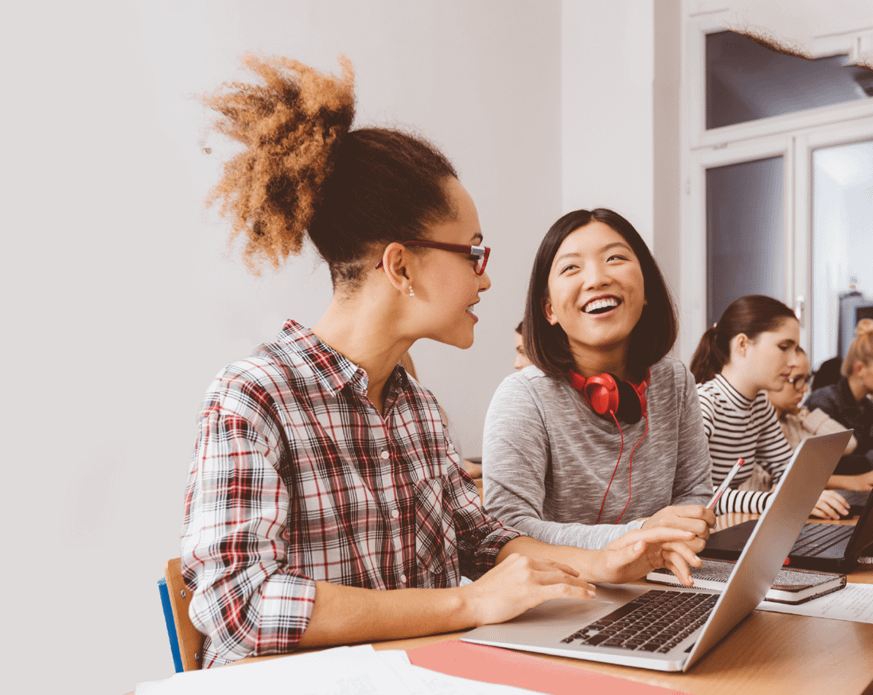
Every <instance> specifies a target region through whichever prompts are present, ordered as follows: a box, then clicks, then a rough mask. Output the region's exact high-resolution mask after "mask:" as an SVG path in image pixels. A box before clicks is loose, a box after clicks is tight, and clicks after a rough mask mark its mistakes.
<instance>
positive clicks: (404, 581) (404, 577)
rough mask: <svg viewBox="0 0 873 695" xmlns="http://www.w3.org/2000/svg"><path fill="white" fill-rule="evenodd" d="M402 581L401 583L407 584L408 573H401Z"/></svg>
mask: <svg viewBox="0 0 873 695" xmlns="http://www.w3.org/2000/svg"><path fill="white" fill-rule="evenodd" d="M400 583H401V584H406V575H405V574H401V575H400Z"/></svg>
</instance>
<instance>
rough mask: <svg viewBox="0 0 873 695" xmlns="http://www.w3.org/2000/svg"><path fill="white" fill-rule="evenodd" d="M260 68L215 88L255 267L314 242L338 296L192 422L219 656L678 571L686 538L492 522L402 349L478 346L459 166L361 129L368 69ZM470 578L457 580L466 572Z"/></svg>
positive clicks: (474, 615) (204, 574)
mask: <svg viewBox="0 0 873 695" xmlns="http://www.w3.org/2000/svg"><path fill="white" fill-rule="evenodd" d="M245 62H246V65H247V66H248V67H249V68H250V69H251V70H252V71H253V72H254V73H256V75H257V76H258V77H260V78H261V82H258V83H252V84H248V83H246V84H240V83H234V84H230V85H227V86H226V87H225V88H224V89H223V90H222V91H220V92H219V93H217V94H214V95H212V96H210V97H207V99H206V103H207V104H208V105H209V106H211V107H212V108H213V109H215V110H217V111H218V112H219V113H220V114H221V119H220V120H219V121H218V129H219V130H220V131H221V132H223V133H226V134H227V135H229V136H230V137H232V138H234V139H235V140H237V141H238V142H239V143H240V144H241V145H242V146H243V151H242V152H241V153H240V154H238V155H237V156H236V157H235V158H233V159H232V160H231V161H229V162H228V163H227V164H226V166H225V171H224V177H223V178H222V180H221V183H220V184H219V185H218V187H217V189H216V191H215V194H214V196H213V199H214V200H220V201H222V210H223V211H224V213H225V214H226V215H227V216H228V217H230V219H231V221H232V223H233V229H234V234H236V235H242V236H244V238H245V240H246V248H245V256H246V258H247V260H248V261H249V262H250V263H251V264H252V265H257V263H258V262H259V261H262V260H266V261H269V262H270V263H272V264H273V265H275V266H278V265H280V264H281V262H282V261H284V260H285V259H286V257H287V256H288V255H289V254H293V253H297V252H298V251H299V250H300V248H301V244H302V243H303V240H304V238H305V237H306V236H308V237H309V239H310V240H311V241H312V243H313V244H314V245H315V247H316V249H317V250H318V252H319V253H320V254H321V256H322V257H323V258H324V260H325V261H326V262H327V265H328V267H329V268H330V273H331V278H332V280H333V285H334V294H333V298H332V299H331V302H330V305H329V306H328V308H327V311H326V312H325V314H324V316H323V317H322V318H321V319H320V320H319V321H318V323H317V324H316V325H315V326H313V327H312V328H311V329H309V328H305V327H303V326H301V325H300V324H298V323H296V322H295V321H288V322H287V323H286V324H285V326H284V327H283V329H282V330H281V332H280V333H279V335H278V336H277V337H276V338H275V339H274V340H273V341H271V342H269V343H266V344H265V345H261V346H260V347H258V348H256V350H255V351H254V353H253V354H252V356H250V357H249V358H247V359H244V360H240V361H238V362H234V363H233V364H231V365H229V366H228V367H226V368H225V369H223V370H222V371H221V372H219V374H218V376H217V377H216V378H215V380H214V382H213V383H212V385H211V386H210V388H209V391H208V392H207V394H206V398H205V400H204V403H203V407H202V409H201V410H200V413H199V419H198V437H197V442H196V446H195V450H194V454H193V457H192V461H191V466H190V471H189V478H188V487H187V492H186V509H185V521H184V527H183V531H182V563H183V569H184V576H185V581H186V583H187V585H188V587H189V588H190V589H191V591H192V592H193V600H192V603H191V618H192V620H193V622H194V624H195V625H196V626H197V628H198V629H199V630H200V631H201V632H203V633H204V634H205V635H206V642H205V647H204V659H203V663H204V665H205V666H207V667H208V666H212V665H215V664H222V663H226V662H229V661H233V660H236V659H240V658H243V657H246V656H250V655H257V654H268V653H280V652H289V651H293V650H294V649H296V648H297V647H299V646H316V645H330V644H344V643H351V642H367V641H373V640H382V639H389V638H403V637H411V636H416V635H423V634H429V633H439V632H448V631H451V630H459V629H463V628H469V627H473V626H476V625H480V624H483V623H493V622H500V621H503V620H507V619H509V618H512V617H514V616H516V615H518V614H519V613H521V612H523V611H524V610H526V609H528V608H531V607H533V606H535V605H537V604H539V603H541V602H542V601H545V600H547V599H551V598H556V597H576V598H589V597H591V596H593V587H592V586H591V585H590V584H589V582H594V581H611V582H616V581H618V582H620V581H626V580H632V579H636V578H639V577H641V576H643V575H644V574H645V573H646V572H648V571H649V570H650V569H651V568H652V567H655V566H663V565H666V566H669V567H671V568H672V569H674V571H676V572H677V573H678V574H679V576H680V577H682V578H683V579H684V580H685V581H686V583H690V575H689V571H688V564H689V563H690V564H699V561H698V560H697V558H696V557H695V556H694V554H693V552H692V551H691V550H690V549H689V548H687V547H685V548H684V551H681V552H679V553H670V554H669V557H666V559H665V557H664V556H665V555H668V554H667V553H663V554H662V550H663V548H662V546H661V543H666V542H677V541H679V542H681V541H684V540H690V539H691V538H692V534H688V533H683V532H681V531H676V530H671V529H660V530H655V531H652V532H646V531H639V532H636V534H635V535H629V536H627V537H625V538H623V539H622V540H621V541H620V542H617V543H614V544H612V545H611V546H609V547H608V548H606V549H604V550H602V551H599V552H591V551H581V550H578V549H575V548H564V547H553V546H549V545H546V544H544V543H540V542H537V541H534V540H532V539H530V538H526V537H523V536H522V535H521V534H519V533H518V532H517V531H514V530H512V529H510V528H507V527H504V526H503V525H501V524H500V523H499V522H497V521H496V520H494V519H493V518H491V517H490V516H489V515H487V514H486V513H485V512H484V511H483V509H482V507H481V505H480V503H479V495H478V492H477V490H476V487H475V485H474V484H473V483H472V481H471V480H470V478H469V477H468V476H467V475H466V474H465V473H464V472H463V470H462V467H461V465H460V461H459V460H458V456H457V453H456V452H455V451H454V448H453V447H452V444H451V441H450V440H449V438H448V437H447V435H446V429H445V424H444V422H443V419H442V417H441V415H440V409H439V406H438V405H437V403H436V400H435V399H434V397H433V395H431V393H430V392H428V391H427V390H426V389H424V388H422V387H421V386H420V385H419V384H418V383H417V382H416V381H414V380H413V379H410V378H408V377H407V375H406V372H405V371H404V370H403V368H402V367H401V366H399V364H398V361H399V359H400V357H401V355H403V354H404V353H405V352H406V351H407V350H408V349H409V347H410V346H411V345H412V344H413V343H414V342H415V341H416V340H418V339H420V338H430V339H432V340H437V341H440V342H443V343H447V344H450V345H455V346H457V347H460V348H466V347H469V346H470V345H471V344H472V342H473V329H474V326H475V324H476V322H477V320H478V319H477V318H476V315H475V313H474V312H473V309H474V306H475V305H476V303H478V301H479V295H480V293H481V292H484V291H485V290H487V289H488V288H489V286H490V284H491V282H490V280H489V279H488V275H487V274H485V264H486V262H487V260H488V254H489V249H488V248H487V247H483V246H482V245H481V244H482V232H481V230H480V228H479V221H478V218H477V213H476V207H475V205H474V204H473V201H472V200H471V198H470V196H469V194H468V193H467V191H466V190H465V189H464V187H463V186H462V185H461V184H460V182H459V181H458V178H457V174H456V172H455V170H454V169H453V167H452V165H451V164H450V163H449V162H448V160H446V158H445V157H444V156H443V155H442V154H441V153H439V152H438V151H437V150H436V149H435V148H434V147H433V146H432V145H430V144H428V143H427V142H425V141H424V140H422V139H420V138H417V137H413V136H410V135H407V134H404V133H401V132H398V131H396V130H386V129H382V128H360V129H353V128H351V124H352V120H353V116H354V97H353V91H352V71H351V67H350V66H349V65H348V63H344V64H343V76H342V78H335V77H331V76H328V75H323V74H320V73H318V72H316V71H315V70H312V69H311V68H309V67H307V66H305V65H302V64H300V63H298V62H295V61H291V60H286V59H283V58H272V59H266V60H261V59H258V58H254V57H248V58H246V60H245ZM462 576H465V577H468V578H470V579H473V580H475V581H473V582H472V583H469V584H465V585H463V586H461V585H460V584H461V582H460V580H461V577H462Z"/></svg>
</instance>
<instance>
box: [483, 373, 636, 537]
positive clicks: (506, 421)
mask: <svg viewBox="0 0 873 695" xmlns="http://www.w3.org/2000/svg"><path fill="white" fill-rule="evenodd" d="M550 461H551V447H550V443H549V433H548V426H547V423H546V422H545V415H544V411H543V409H542V408H541V407H540V405H539V404H538V402H537V397H536V394H535V393H534V392H533V389H532V388H531V387H530V385H529V384H528V383H527V382H526V381H525V378H524V377H522V376H520V375H512V376H510V377H507V379H505V380H504V381H503V383H502V384H501V385H500V386H499V387H498V389H497V392H496V393H495V394H494V398H493V399H492V400H491V405H490V406H489V407H488V413H487V414H486V416H485V433H484V438H483V442H482V474H483V483H484V490H485V508H486V509H487V510H488V513H489V514H492V515H493V516H495V517H496V518H497V519H499V520H500V521H501V522H502V523H504V524H506V525H507V526H511V527H512V528H514V529H517V530H519V531H521V532H522V533H526V534H528V535H529V536H531V537H532V538H536V539H538V540H541V541H544V542H546V543H551V544H553V545H570V546H575V547H578V548H592V549H597V548H602V547H604V546H606V545H608V544H609V543H611V542H612V541H614V540H615V539H617V538H620V537H621V536H623V535H624V534H625V533H627V532H628V531H629V530H631V529H635V528H640V527H641V526H642V525H643V521H642V520H637V521H633V522H630V523H628V524H615V525H613V524H598V525H594V526H592V525H586V524H578V523H560V522H553V521H547V520H546V519H544V518H543V506H544V501H545V496H546V483H545V481H546V476H547V475H548V471H549V465H550Z"/></svg>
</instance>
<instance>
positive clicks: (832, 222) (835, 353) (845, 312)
mask: <svg viewBox="0 0 873 695" xmlns="http://www.w3.org/2000/svg"><path fill="white" fill-rule="evenodd" d="M863 130H866V131H867V138H866V139H861V140H855V141H849V142H842V143H839V144H818V143H820V142H821V141H822V140H823V139H825V138H826V135H827V134H822V135H820V136H819V137H812V138H810V139H809V141H808V142H807V143H805V144H806V146H807V148H808V160H807V161H808V163H809V167H810V175H809V183H810V199H811V201H812V205H811V211H810V219H809V226H810V229H811V249H812V258H811V271H812V273H811V275H812V277H811V283H810V285H811V299H812V306H811V319H812V322H811V335H810V338H811V348H812V354H811V360H810V361H811V363H812V367H813V369H817V368H818V366H819V365H820V364H821V363H822V362H823V361H825V360H827V359H829V358H831V357H839V358H840V359H842V357H844V356H845V350H846V347H847V346H848V344H849V343H850V342H851V340H852V338H853V336H854V329H855V324H856V322H857V320H859V319H860V318H863V317H865V316H867V315H868V314H870V313H871V312H873V132H870V131H873V127H871V126H869V125H867V126H866V128H863V127H862V131H863ZM859 134H862V133H859ZM823 136H825V137H823Z"/></svg>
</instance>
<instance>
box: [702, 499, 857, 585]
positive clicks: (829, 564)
mask: <svg viewBox="0 0 873 695" xmlns="http://www.w3.org/2000/svg"><path fill="white" fill-rule="evenodd" d="M757 523H758V522H756V521H754V520H753V521H746V522H745V523H742V524H737V525H736V526H731V527H730V528H726V529H724V530H723V531H718V532H716V533H713V534H712V535H711V536H710V537H709V540H708V541H707V542H706V548H705V549H704V551H703V552H702V553H700V556H701V557H709V558H715V559H720V560H734V559H736V558H738V557H739V556H740V552H741V551H742V549H743V547H744V546H745V545H746V542H747V541H748V539H749V536H750V535H751V534H752V531H753V530H754V528H755V524H757ZM871 544H873V495H868V497H867V504H865V505H864V508H863V509H862V510H861V516H860V517H859V518H858V521H857V523H856V524H855V525H854V526H842V525H837V524H824V523H816V522H810V523H808V524H805V525H804V526H803V528H802V529H801V531H800V535H799V536H798V537H797V541H796V542H795V543H794V546H793V547H792V548H791V550H790V552H789V553H788V559H787V560H786V564H787V565H788V566H789V567H799V568H801V569H809V570H818V571H822V572H843V573H845V572H851V571H852V569H853V568H854V567H855V566H856V565H857V564H858V557H859V556H860V555H873V548H870V547H869V546H870V545H871Z"/></svg>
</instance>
